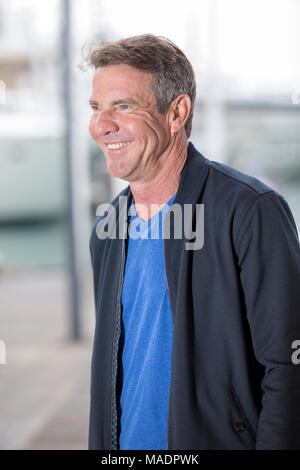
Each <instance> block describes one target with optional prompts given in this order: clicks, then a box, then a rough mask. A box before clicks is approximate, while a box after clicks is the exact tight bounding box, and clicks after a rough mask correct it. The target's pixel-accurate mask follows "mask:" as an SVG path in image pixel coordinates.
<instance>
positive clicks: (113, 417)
mask: <svg viewBox="0 0 300 470" xmlns="http://www.w3.org/2000/svg"><path fill="white" fill-rule="evenodd" d="M124 254H125V239H123V242H122V257H121V269H120V277H119V285H118V293H117V304H116V312H115V325H114V339H113V351H112V374H111V408H110V445H109V448H110V449H111V450H117V449H118V413H117V396H116V395H117V390H116V388H117V373H118V350H119V348H118V346H119V340H120V334H121V293H122V286H123V278H124V260H125V256H124Z"/></svg>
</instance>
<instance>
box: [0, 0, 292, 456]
mask: <svg viewBox="0 0 300 470" xmlns="http://www.w3.org/2000/svg"><path fill="white" fill-rule="evenodd" d="M299 22H300V2H299V1H298V0H243V1H240V0H226V1H224V0H223V1H221V0H187V1H186V2H184V3H183V2H182V1H180V0H164V1H163V2H162V1H160V0H152V1H151V2H143V1H137V0H128V1H127V2H123V1H122V0H69V1H68V0H47V1H46V0H0V341H1V346H2V350H3V346H5V349H6V360H5V359H4V356H3V354H2V363H1V360H0V416H1V419H0V448H1V449H85V448H87V429H88V413H89V380H90V360H91V353H92V337H93V327H94V303H93V302H94V300H93V291H92V277H91V268H90V258H89V247H88V239H89V233H90V230H91V226H92V223H93V219H94V217H95V212H96V207H97V206H98V205H99V204H100V203H103V202H109V201H110V200H111V199H112V197H113V196H115V195H116V194H117V193H118V192H119V191H120V190H121V189H122V188H123V187H124V183H123V182H121V181H120V180H117V179H112V178H111V177H110V176H109V175H108V174H107V172H106V166H105V160H104V157H103V155H102V154H101V151H100V149H99V148H98V147H97V146H96V145H95V144H94V143H93V141H92V140H91V138H90V136H89V133H88V122H89V117H90V109H89V106H88V100H89V98H90V93H91V78H92V72H91V71H86V72H82V71H81V70H80V69H79V67H78V64H79V63H80V60H81V50H82V47H83V46H84V45H85V44H88V43H90V42H91V41H92V42H94V41H99V40H101V39H108V40H110V39H111V40H114V39H119V38H120V37H125V36H129V35H134V34H142V33H154V34H158V35H162V36H166V37H168V38H169V39H171V40H172V41H174V42H175V43H177V45H178V46H179V47H181V48H182V49H183V51H184V52H185V53H186V55H187V56H188V58H189V59H190V61H191V62H192V64H193V66H194V68H195V72H196V76H197V89H198V96H197V102H196V109H195V117H194V121H193V132H192V136H191V141H193V142H194V144H195V145H196V146H197V147H198V149H199V150H200V151H201V152H202V153H203V154H204V155H205V156H206V157H207V158H209V159H211V160H218V161H222V162H225V163H227V164H228V165H231V166H233V167H235V168H237V169H239V170H241V171H244V172H247V173H249V174H252V175H254V176H257V177H259V178H260V179H262V180H263V181H265V182H266V183H267V184H269V185H271V186H273V187H274V188H275V189H277V190H278V191H279V192H280V193H281V194H282V195H283V196H285V198H286V199H287V201H288V203H289V205H290V207H291V210H292V212H293V214H294V217H295V220H296V224H297V226H298V228H299V227H300V132H299V130H300V62H299V45H300V29H299ZM0 349H1V348H0ZM0 359H1V358H0ZM4 362H6V363H4Z"/></svg>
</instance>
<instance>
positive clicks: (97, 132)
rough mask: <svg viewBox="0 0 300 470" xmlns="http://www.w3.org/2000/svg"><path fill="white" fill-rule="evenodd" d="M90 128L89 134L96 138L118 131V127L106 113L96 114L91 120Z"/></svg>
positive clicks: (109, 114)
mask: <svg viewBox="0 0 300 470" xmlns="http://www.w3.org/2000/svg"><path fill="white" fill-rule="evenodd" d="M90 128H91V133H92V134H93V135H94V136H96V137H101V136H104V135H107V134H110V133H111V132H117V131H118V130H119V126H118V125H117V123H116V122H115V121H114V119H113V117H112V115H111V113H110V112H108V111H101V112H99V113H97V114H96V115H95V116H94V117H93V118H92V120H91V125H90Z"/></svg>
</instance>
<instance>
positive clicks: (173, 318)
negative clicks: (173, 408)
mask: <svg viewBox="0 0 300 470" xmlns="http://www.w3.org/2000/svg"><path fill="white" fill-rule="evenodd" d="M164 255H165V272H166V279H167V288H168V293H169V300H170V307H171V313H172V320H173V335H174V324H175V317H174V311H173V308H172V301H171V296H170V288H169V279H168V272H167V254H166V240H165V238H164ZM173 344H174V340H172V357H173ZM171 371H172V362H171ZM171 379H172V374H171V378H170V388H171ZM169 417H170V390H169V400H168V416H167V446H166V450H168V449H169Z"/></svg>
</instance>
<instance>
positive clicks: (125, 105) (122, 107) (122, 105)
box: [120, 104, 130, 111]
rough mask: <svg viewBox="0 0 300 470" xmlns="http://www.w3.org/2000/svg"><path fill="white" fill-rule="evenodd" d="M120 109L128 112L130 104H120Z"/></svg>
mask: <svg viewBox="0 0 300 470" xmlns="http://www.w3.org/2000/svg"><path fill="white" fill-rule="evenodd" d="M120 108H121V109H123V111H126V110H127V109H130V106H129V104H120Z"/></svg>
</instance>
